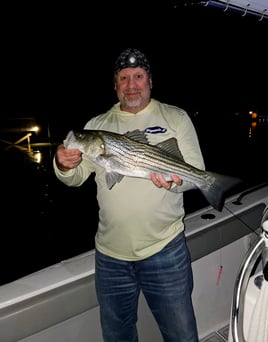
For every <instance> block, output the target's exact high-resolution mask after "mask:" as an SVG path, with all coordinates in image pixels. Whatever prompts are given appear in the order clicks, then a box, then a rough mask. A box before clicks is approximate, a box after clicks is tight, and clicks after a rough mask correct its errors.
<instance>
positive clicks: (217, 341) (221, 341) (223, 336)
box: [200, 325, 229, 342]
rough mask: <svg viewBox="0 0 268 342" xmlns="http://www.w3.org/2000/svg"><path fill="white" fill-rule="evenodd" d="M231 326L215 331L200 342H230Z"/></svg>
mask: <svg viewBox="0 0 268 342" xmlns="http://www.w3.org/2000/svg"><path fill="white" fill-rule="evenodd" d="M228 334H229V325H226V326H225V327H223V328H221V329H220V330H218V331H214V332H213V333H211V334H209V335H208V336H206V337H204V338H202V339H201V340H200V342H225V341H228Z"/></svg>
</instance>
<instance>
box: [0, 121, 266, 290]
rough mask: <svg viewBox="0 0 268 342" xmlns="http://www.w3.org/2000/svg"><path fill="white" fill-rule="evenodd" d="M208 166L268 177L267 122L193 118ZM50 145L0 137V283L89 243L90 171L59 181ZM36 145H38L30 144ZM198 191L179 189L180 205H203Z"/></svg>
mask: <svg viewBox="0 0 268 342" xmlns="http://www.w3.org/2000/svg"><path fill="white" fill-rule="evenodd" d="M193 122H194V124H195V126H196V129H197V132H198V135H199V139H200V144H201V148H202V150H203V154H204V158H205V161H206V167H207V170H210V171H215V172H219V173H222V174H227V175H232V176H235V177H239V178H241V179H242V180H243V182H242V184H241V185H239V189H238V188H237V189H233V191H235V190H240V189H242V188H243V187H247V186H251V185H252V186H253V185H255V184H257V183H260V182H263V181H267V180H268V172H267V170H266V167H265V164H266V156H267V134H268V125H267V124H263V125H261V124H259V125H257V127H256V128H255V129H252V128H251V122H250V121H248V120H245V119H241V118H237V117H227V118H226V119H225V120H221V122H220V123H219V120H217V119H216V118H210V117H208V118H205V119H204V118H202V119H200V118H199V117H197V118H196V117H194V118H193ZM55 146H56V145H52V146H50V147H49V146H43V147H42V146H41V147H40V146H39V147H38V150H39V151H40V152H41V154H42V157H43V159H42V162H41V163H39V162H37V160H36V158H37V156H38V153H34V152H28V151H22V150H21V149H19V148H17V147H10V146H9V145H7V144H5V143H3V142H2V143H1V145H0V147H1V168H0V170H1V171H0V172H1V178H0V179H1V209H0V210H1V218H2V220H1V222H2V227H1V252H0V253H1V258H0V260H1V272H0V285H1V284H5V283H7V282H10V281H13V280H15V279H17V278H20V277H22V276H24V275H26V274H29V273H32V272H35V271H37V270H40V269H42V268H44V267H47V266H50V265H52V264H54V263H57V262H59V261H61V260H64V259H67V258H70V257H72V256H75V255H77V254H80V253H83V252H86V251H88V250H90V249H92V248H94V235H95V232H96V228H97V221H98V206H97V203H96V197H95V194H96V188H95V183H94V179H93V176H92V177H90V179H88V181H87V182H86V183H85V184H84V185H83V186H81V187H79V188H69V187H67V186H65V185H63V184H62V183H61V182H59V181H58V180H57V179H56V177H55V175H54V173H53V169H52V157H53V155H54V151H55ZM34 150H37V148H34ZM206 205H207V202H206V200H205V199H204V197H203V196H202V194H201V193H200V192H199V191H198V190H194V191H189V192H187V193H186V194H185V206H186V211H187V212H190V211H193V210H195V209H199V208H201V207H202V206H206Z"/></svg>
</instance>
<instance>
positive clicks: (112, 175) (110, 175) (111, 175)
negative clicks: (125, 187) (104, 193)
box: [105, 172, 124, 190]
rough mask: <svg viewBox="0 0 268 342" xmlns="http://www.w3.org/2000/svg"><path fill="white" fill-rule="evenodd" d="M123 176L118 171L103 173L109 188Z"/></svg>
mask: <svg viewBox="0 0 268 342" xmlns="http://www.w3.org/2000/svg"><path fill="white" fill-rule="evenodd" d="M123 177H124V175H121V174H120V173H117V172H107V173H106V175H105V178H106V184H107V186H108V189H109V190H111V189H112V187H113V186H114V185H115V183H119V182H121V180H122V179H123Z"/></svg>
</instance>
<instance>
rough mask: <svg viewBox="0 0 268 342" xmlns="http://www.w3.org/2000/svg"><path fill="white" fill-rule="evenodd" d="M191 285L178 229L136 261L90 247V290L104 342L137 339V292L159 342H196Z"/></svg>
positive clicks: (186, 258) (134, 340)
mask: <svg viewBox="0 0 268 342" xmlns="http://www.w3.org/2000/svg"><path fill="white" fill-rule="evenodd" d="M192 289H193V277H192V268H191V261H190V256H189V252H188V249H187V246H186V243H185V235H184V233H180V234H179V235H178V236H177V237H176V238H174V239H173V240H172V241H171V242H170V243H169V244H168V245H167V246H166V247H165V248H163V249H162V250H161V251H160V252H158V253H156V254H155V255H153V256H151V257H149V258H147V259H144V260H140V261H122V260H118V259H114V258H111V257H109V256H106V255H104V254H102V253H100V252H98V251H96V292H97V298H98V301H99V305H100V318H101V327H102V333H103V338H104V341H105V342H138V333H137V328H136V322H137V305H138V298H139V294H140V291H141V290H142V292H143V294H144V297H145V299H146V301H147V303H148V306H149V308H150V309H151V312H152V314H153V316H154V318H155V320H156V322H157V324H158V327H159V329H160V331H161V334H162V336H163V340H164V341H165V342H197V341H198V335H197V327H196V320H195V315H194V310H193V306H192V299H191V293H192Z"/></svg>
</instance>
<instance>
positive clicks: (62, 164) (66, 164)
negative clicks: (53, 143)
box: [55, 144, 82, 172]
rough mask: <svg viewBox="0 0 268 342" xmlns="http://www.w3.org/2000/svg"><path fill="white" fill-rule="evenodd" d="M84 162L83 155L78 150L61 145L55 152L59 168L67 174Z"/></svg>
mask: <svg viewBox="0 0 268 342" xmlns="http://www.w3.org/2000/svg"><path fill="white" fill-rule="evenodd" d="M81 160H82V153H81V152H80V151H79V150H78V149H67V148H65V147H64V145H63V144H60V145H59V146H58V147H57V149H56V152H55V161H56V165H57V167H58V168H59V169H60V170H61V171H63V172H66V171H68V170H71V169H74V168H75V167H77V166H78V165H79V164H80V163H81Z"/></svg>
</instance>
